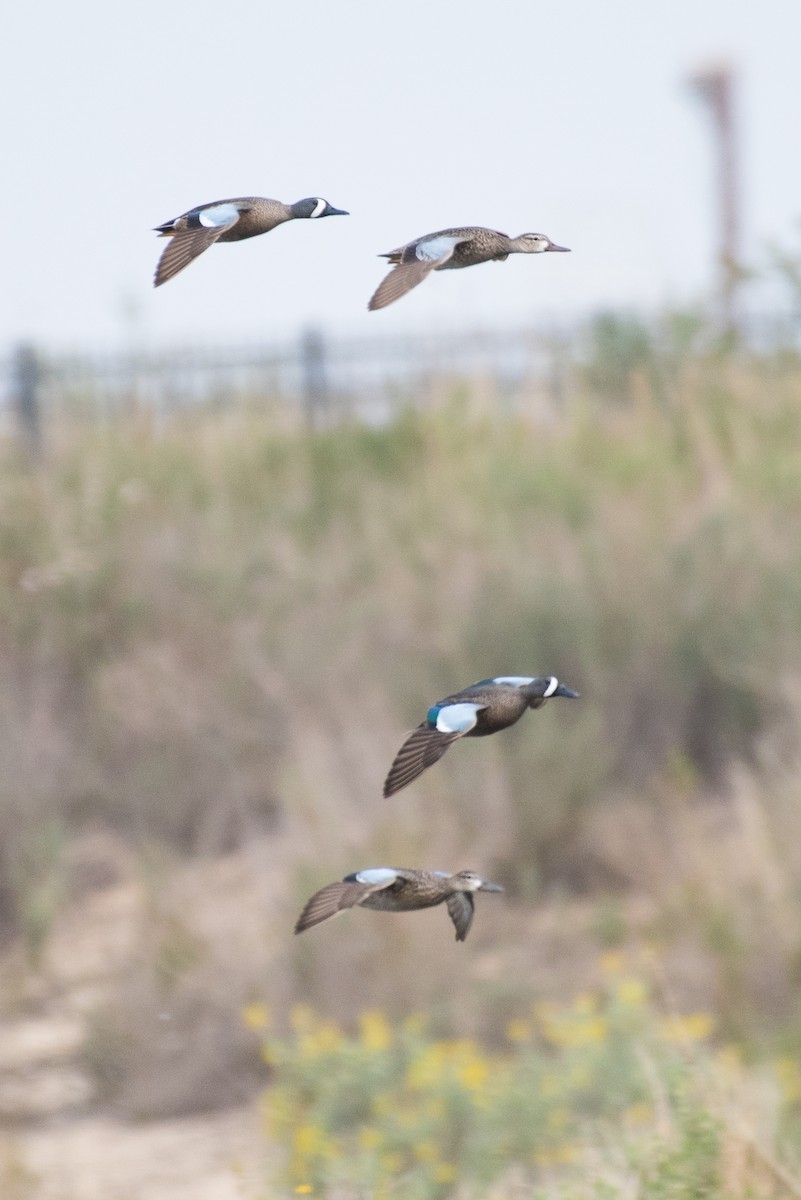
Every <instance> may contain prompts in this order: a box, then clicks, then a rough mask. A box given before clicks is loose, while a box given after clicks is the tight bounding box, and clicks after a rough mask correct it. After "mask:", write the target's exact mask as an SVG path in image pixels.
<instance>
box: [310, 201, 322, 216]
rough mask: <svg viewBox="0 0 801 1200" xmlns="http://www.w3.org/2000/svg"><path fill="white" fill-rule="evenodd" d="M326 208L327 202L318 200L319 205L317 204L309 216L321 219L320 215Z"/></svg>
mask: <svg viewBox="0 0 801 1200" xmlns="http://www.w3.org/2000/svg"><path fill="white" fill-rule="evenodd" d="M325 206H326V202H325V200H318V201H317V203H316V204H315V206H314V208H313V209H312V210H311V213H310V214H309V216H310V217H319V216H320V213H321V212H322V211H323V209H324V208H325Z"/></svg>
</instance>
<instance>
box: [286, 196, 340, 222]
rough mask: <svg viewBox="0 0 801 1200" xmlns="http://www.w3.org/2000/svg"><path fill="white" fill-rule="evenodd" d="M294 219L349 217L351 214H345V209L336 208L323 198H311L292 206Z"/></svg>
mask: <svg viewBox="0 0 801 1200" xmlns="http://www.w3.org/2000/svg"><path fill="white" fill-rule="evenodd" d="M291 207H292V216H293V217H309V218H310V219H313V218H315V217H349V216H350V213H348V212H345V209H344V208H334V206H333V205H332V204H329V203H328V201H327V200H323V198H322V196H309V197H307V199H305V200H298V201H296V203H295V204H293V205H292V206H291Z"/></svg>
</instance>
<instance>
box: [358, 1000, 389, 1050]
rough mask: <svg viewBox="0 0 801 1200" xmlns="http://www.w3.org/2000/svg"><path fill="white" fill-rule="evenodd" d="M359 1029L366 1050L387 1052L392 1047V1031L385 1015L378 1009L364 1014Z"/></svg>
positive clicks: (360, 1018) (360, 1019)
mask: <svg viewBox="0 0 801 1200" xmlns="http://www.w3.org/2000/svg"><path fill="white" fill-rule="evenodd" d="M359 1027H360V1029H361V1035H362V1045H363V1046H364V1048H365V1050H386V1049H387V1047H388V1046H389V1045H391V1043H392V1030H391V1028H390V1026H389V1023H388V1021H387V1019H386V1017H385V1016H384V1014H383V1013H382V1012H379V1011H378V1010H377V1009H373V1010H370V1011H368V1012H363V1013H362V1015H361V1016H360V1017H359Z"/></svg>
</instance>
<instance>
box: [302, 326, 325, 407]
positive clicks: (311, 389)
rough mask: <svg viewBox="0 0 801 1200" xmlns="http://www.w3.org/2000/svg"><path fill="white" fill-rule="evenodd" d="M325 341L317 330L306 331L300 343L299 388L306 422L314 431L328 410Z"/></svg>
mask: <svg viewBox="0 0 801 1200" xmlns="http://www.w3.org/2000/svg"><path fill="white" fill-rule="evenodd" d="M325 359H326V352H325V341H324V339H323V335H322V333H321V332H320V330H319V329H307V330H306V332H305V333H304V334H303V336H302V337H301V341H300V369H301V386H302V391H303V411H304V413H305V415H306V422H307V424H308V425H309V427H310V428H312V429H314V428H315V427H316V426H317V425H318V424H319V423H320V418H321V417H324V416H325V415H326V412H327V409H328V400H329V394H328V378H327V373H326V369H325Z"/></svg>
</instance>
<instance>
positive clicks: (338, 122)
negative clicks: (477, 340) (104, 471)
mask: <svg viewBox="0 0 801 1200" xmlns="http://www.w3.org/2000/svg"><path fill="white" fill-rule="evenodd" d="M799 47H801V0H760V2H758V3H757V2H756V0H558V2H557V0H528V2H524V0H494V2H490V3H488V2H486V0H485V2H484V3H479V0H460V2H458V3H456V2H451V0H404V2H403V3H400V2H398V0H380V2H379V0H374V2H372V3H361V2H359V3H357V2H355V0H339V2H336V0H332V2H329V3H322V2H321V0H301V2H297V0H296V2H295V3H292V2H289V3H287V2H285V3H283V4H280V5H279V4H276V3H272V2H268V0H261V2H256V0H227V2H226V3H223V2H222V0H193V3H192V4H188V3H186V2H184V0H172V2H170V3H165V2H164V0H158V2H156V0H133V2H129V3H126V4H120V3H114V2H111V0H76V2H75V3H64V0H40V2H37V0H31V2H30V3H24V4H23V3H15V4H12V5H10V6H8V8H7V11H6V12H5V14H4V19H3V32H2V44H1V45H0V99H1V100H2V105H1V106H0V111H2V113H3V123H2V135H1V138H2V140H1V142H0V154H1V156H2V163H3V168H4V170H3V175H4V187H3V201H4V202H3V220H2V223H0V256H1V258H2V283H0V354H1V353H3V352H4V351H5V350H6V349H7V348H8V346H9V345H11V344H12V343H13V342H15V341H16V340H18V339H20V338H30V339H34V340H35V341H37V342H39V343H40V344H42V345H44V346H52V347H66V348H71V349H76V350H91V349H95V348H97V349H100V348H103V347H104V346H107V345H113V344H121V345H126V344H128V343H130V342H131V341H132V340H136V341H138V342H140V343H143V344H152V345H159V344H165V343H166V344H171V343H178V342H180V343H186V342H199V341H202V342H204V343H208V342H210V341H219V342H231V341H236V342H250V341H258V340H268V341H272V340H274V339H283V338H285V337H289V336H292V335H294V334H295V333H296V332H297V331H298V330H299V329H301V328H304V327H309V326H318V327H321V328H323V329H324V330H327V331H329V332H330V333H332V334H337V333H340V334H348V335H354V336H361V335H369V334H374V335H386V334H393V333H403V332H407V331H419V330H427V331H435V330H437V329H442V330H449V331H451V330H454V329H458V328H460V327H465V328H475V327H479V326H498V325H503V324H515V325H518V326H520V325H524V324H527V323H536V322H542V323H547V322H551V321H553V320H555V319H558V318H560V317H570V316H575V315H579V314H582V313H586V312H588V311H592V310H593V309H597V308H599V307H602V306H654V305H656V304H659V303H662V302H668V303H680V302H684V301H692V300H694V299H697V298H699V297H702V296H703V295H704V294H705V292H707V291H708V289H709V287H710V284H711V279H712V270H713V255H714V250H715V245H716V230H715V217H714V207H713V166H712V159H711V155H710V136H709V128H708V121H707V119H706V114H705V112H704V110H703V108H702V106H701V105H700V103H699V101H697V100H696V99H694V98H693V96H692V95H691V94H690V92H689V89H688V88H687V86H686V83H685V80H686V76H687V74H688V73H689V72H691V71H692V70H694V69H696V68H698V67H699V66H702V65H704V64H706V63H709V62H710V61H720V60H726V61H730V62H732V63H733V64H734V65H735V66H736V67H737V68H738V70H739V72H740V92H739V104H738V108H739V117H740V122H741V134H742V137H741V159H742V167H743V184H744V204H743V209H744V212H743V245H742V248H741V256H742V258H743V259H744V260H746V261H748V260H753V259H755V258H758V257H759V256H760V255H761V254H762V252H763V249H764V247H765V245H766V243H767V242H769V241H780V242H785V243H792V242H793V240H794V239H795V241H796V244H797V222H798V219H799V217H801V84H799V78H801V71H800V69H799V54H800V53H801V51H800V50H799ZM248 194H253V195H264V196H270V197H275V198H278V199H281V200H285V201H290V202H291V201H294V200H298V199H300V198H302V197H305V196H323V197H325V198H326V199H328V200H329V201H330V202H331V203H332V204H333V205H335V206H336V207H338V208H345V209H348V210H349V211H350V212H351V214H352V215H351V216H350V217H342V218H339V217H336V218H330V219H327V220H322V221H297V222H293V223H291V224H288V225H285V226H282V227H280V228H279V229H277V230H275V231H273V232H272V233H269V234H266V235H265V236H263V237H259V238H256V239H254V240H252V241H247V242H243V243H239V244H234V245H222V246H215V247H212V249H210V250H209V251H208V252H207V253H206V254H204V255H203V256H202V258H200V259H198V260H197V261H196V262H195V263H193V264H192V265H191V266H190V267H189V268H188V269H187V270H186V271H185V272H183V273H182V274H181V275H180V276H178V277H177V278H176V279H174V280H173V281H171V282H170V283H168V284H166V285H165V286H164V287H162V288H159V289H158V290H157V291H156V290H154V289H153V288H152V285H151V280H152V273H153V269H154V266H155V263H156V260H157V257H158V254H159V253H160V251H161V248H162V247H163V245H164V243H163V242H161V241H159V240H158V239H157V238H156V235H155V234H154V233H152V232H150V228H151V226H153V225H156V224H158V223H160V222H162V221H165V220H167V219H170V218H172V217H174V216H176V215H177V214H178V213H179V212H182V211H183V210H185V209H187V208H190V207H192V206H193V205H195V204H199V203H204V202H210V201H213V200H217V199H220V198H223V197H228V196H236V195H248ZM462 224H483V225H489V226H492V227H494V228H497V229H501V230H504V231H505V232H507V233H510V234H512V235H515V234H518V233H522V232H524V231H536V232H543V233H547V234H548V235H549V236H550V237H551V238H553V240H554V241H557V242H559V243H561V244H563V245H567V246H570V247H572V250H573V253H572V254H570V255H556V254H554V255H545V256H543V257H539V256H537V257H534V258H532V257H523V256H517V257H513V258H510V259H509V260H508V261H507V262H506V263H504V264H500V265H499V264H495V263H490V264H487V265H484V266H480V267H475V268H472V269H470V270H467V271H458V272H448V273H443V274H440V275H436V276H433V277H432V278H431V279H430V280H428V281H427V282H426V283H425V284H423V285H422V286H421V287H420V288H418V289H417V290H416V291H415V292H413V293H411V294H410V295H409V296H407V297H405V298H404V299H403V300H401V301H400V302H399V303H398V304H396V305H394V306H392V307H391V308H388V309H386V310H384V311H382V312H378V313H370V314H368V313H367V311H366V307H365V306H366V303H367V300H368V298H369V296H370V294H371V293H372V291H373V289H374V288H375V287H376V285H377V284H378V282H379V280H380V279H381V278H382V273H383V272H384V270H385V265H384V262H383V260H379V259H377V258H376V257H375V256H376V254H378V253H379V252H381V251H385V250H390V249H392V248H393V247H394V246H397V245H399V244H401V243H402V242H405V241H408V240H410V239H411V238H413V237H416V236H419V235H421V234H423V233H427V232H430V231H433V230H437V229H441V228H443V227H446V226H449V225H462Z"/></svg>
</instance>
